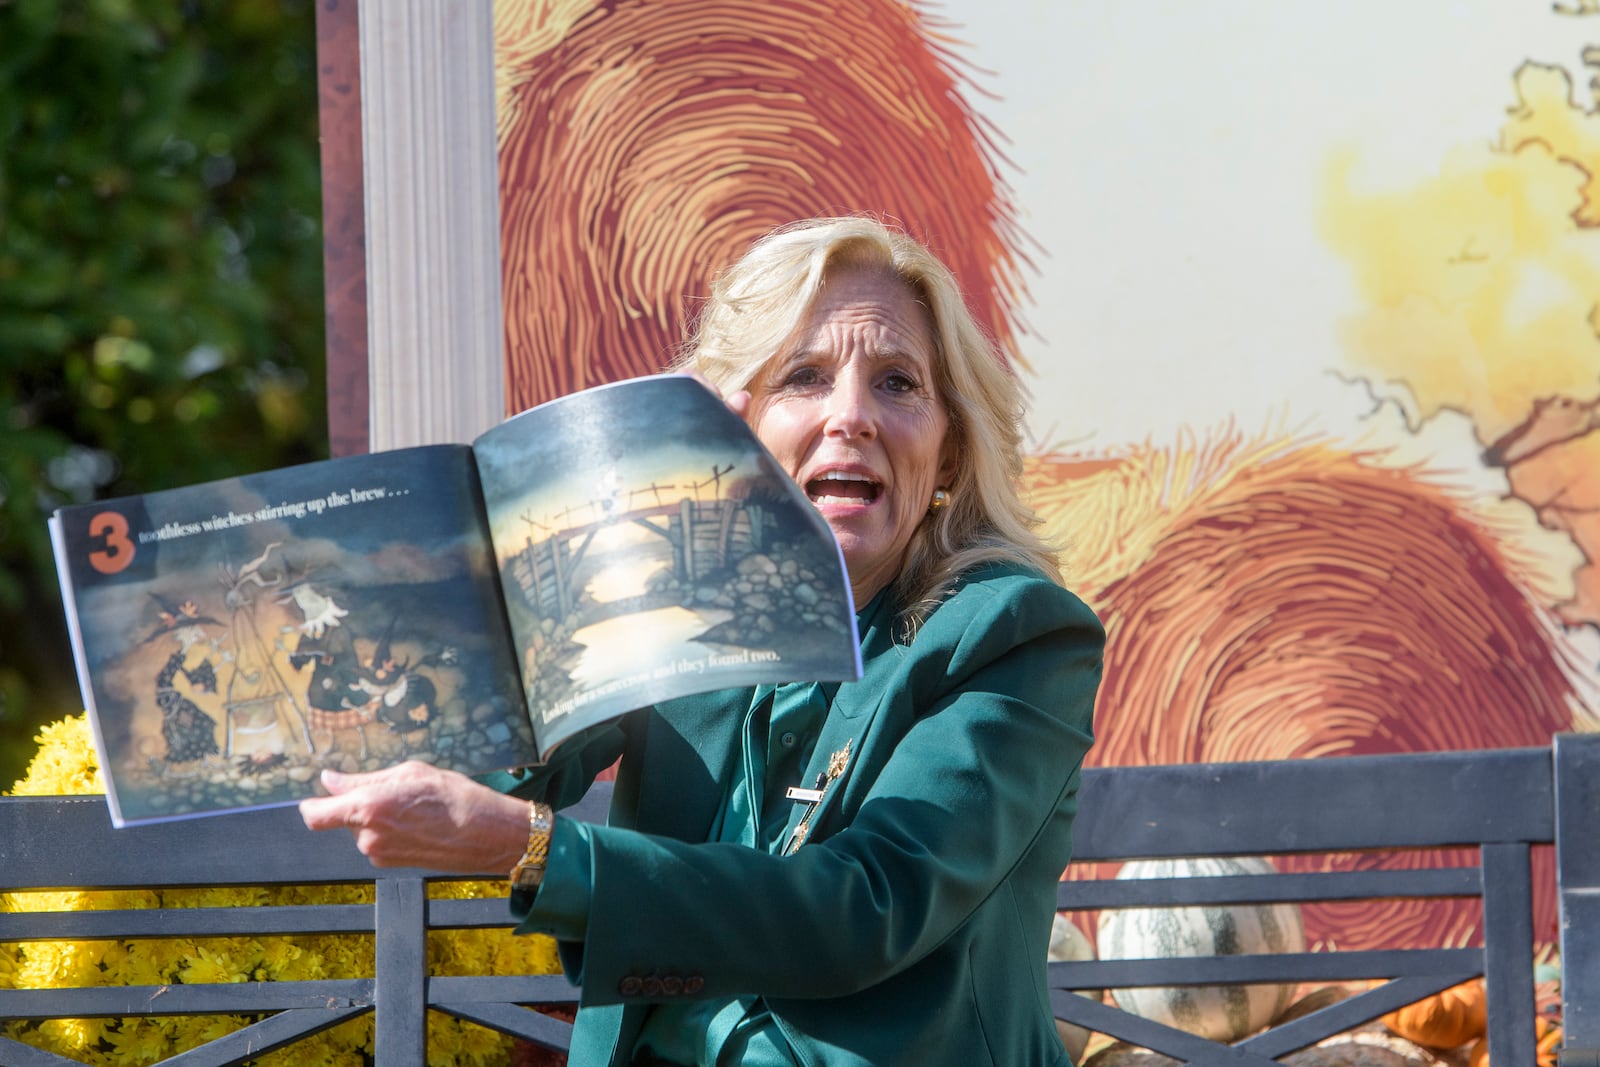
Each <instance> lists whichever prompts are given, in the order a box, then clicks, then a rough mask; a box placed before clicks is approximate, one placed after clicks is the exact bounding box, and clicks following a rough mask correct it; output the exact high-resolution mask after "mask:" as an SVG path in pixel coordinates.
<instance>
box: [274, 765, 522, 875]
mask: <svg viewBox="0 0 1600 1067" xmlns="http://www.w3.org/2000/svg"><path fill="white" fill-rule="evenodd" d="M322 785H323V787H324V788H326V789H327V790H328V792H329V794H330V795H329V796H325V797H309V798H307V799H305V800H302V801H301V802H300V817H301V818H302V819H304V820H305V823H306V826H308V827H309V828H311V829H313V830H332V829H337V828H339V827H344V828H346V829H348V830H349V831H350V832H351V833H353V834H355V838H356V847H357V848H358V849H360V850H361V852H362V854H363V855H364V856H366V857H367V858H368V859H370V860H371V861H372V863H373V865H374V866H377V867H426V868H428V869H430V870H440V871H456V872H459V873H462V874H490V875H503V874H506V873H507V872H509V871H510V870H511V868H512V867H514V866H515V865H516V863H517V861H518V860H519V859H521V858H522V853H523V850H524V849H525V848H526V846H527V842H528V803H527V801H524V800H518V799H516V798H515V797H510V796H506V795H505V794H503V793H498V792H496V791H495V790H493V789H490V788H489V787H488V786H486V785H483V784H481V783H479V782H475V781H473V780H472V779H471V778H468V777H467V776H466V775H464V774H458V773H456V772H455V771H445V770H440V769H439V768H437V767H434V766H431V765H430V764H427V763H420V762H417V761H414V760H413V761H410V762H407V763H402V764H399V765H397V766H394V767H389V768H387V769H385V770H381V771H373V772H371V773H369V774H343V773H340V772H339V771H334V770H324V771H323V772H322Z"/></svg>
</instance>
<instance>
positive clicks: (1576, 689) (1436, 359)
mask: <svg viewBox="0 0 1600 1067" xmlns="http://www.w3.org/2000/svg"><path fill="white" fill-rule="evenodd" d="M1401 6H1403V7H1405V8H1407V10H1406V11H1404V12H1401V13H1398V14H1397V13H1395V12H1393V11H1392V10H1391V8H1392V7H1393V5H1384V4H1379V3H1377V2H1375V0H1374V2H1366V0H1362V2H1352V3H1345V4H1340V5H1306V4H1297V5H1286V4H1279V3H1267V2H1266V0H1261V2H1246V0H1241V2H1238V3H1232V4H1227V5H1212V4H1207V5H1196V4H1185V3H1181V2H1179V0H1164V2H1157V3H1154V4H1140V5H1128V4H1115V3H1111V2H1109V0H1108V2H1106V3H1083V4H1038V3H1021V2H1015V3H998V4H997V3H990V4H980V3H978V2H976V0H961V2H951V3H947V4H941V5H937V6H936V5H934V4H932V3H921V2H907V0H788V2H786V3H783V4H769V3H765V2H756V0H680V2H678V3H671V4H663V3H650V2H648V0H600V2H596V0H498V3H497V6H496V35H497V71H496V74H497V79H498V89H499V92H498V96H499V100H498V107H499V112H498V118H499V132H500V147H501V178H502V199H503V223H502V227H503V234H502V239H503V254H504V256H505V277H504V282H505V306H506V313H507V362H508V371H509V380H510V383H511V387H510V406H511V408H512V410H519V409H521V408H523V407H526V406H528V405H531V404H534V403H538V402H540V401H543V400H546V399H549V398H551V397H554V396H557V395H560V394H562V393H565V392H568V391H571V390H573V389H578V388H582V387H584V386H587V385H592V384H596V383H598V382H601V381H607V380H612V379H616V378H620V377H625V376H629V375H634V374H641V373H648V372H651V371H654V370H658V369H660V368H661V367H662V366H663V365H664V364H665V363H666V362H667V361H668V360H669V359H670V358H671V357H672V355H673V354H674V353H675V352H676V350H677V346H678V345H679V343H680V342H681V340H682V338H683V336H684V334H685V326H686V323H687V322H688V321H689V319H690V318H691V316H692V315H693V313H694V310H695V298H696V296H697V295H699V294H704V293H705V292H706V291H707V289H708V282H709V278H710V276H711V274H712V273H713V272H714V271H715V270H716V269H717V268H718V267H720V266H722V265H724V264H726V263H727V262H729V261H731V260H732V259H733V258H735V257H736V256H737V255H738V254H739V253H740V252H741V251H742V250H743V249H744V248H745V247H746V246H748V244H749V243H750V242H751V241H752V240H753V239H754V238H756V237H757V236H759V235H761V234H762V233H764V232H766V231H767V230H769V229H771V228H772V227H774V226H777V225H779V224H781V223H784V222H787V221H790V220H792V219H795V218H799V217H804V216H808V215H815V214H832V213H842V212H859V211H865V212H870V213H873V214H877V215H881V216H886V217H889V218H892V219H895V220H898V221H900V222H901V223H902V224H904V225H905V227H906V228H907V229H909V230H910V231H911V232H912V233H914V234H916V235H917V236H919V237H920V238H922V239H923V240H925V241H926V242H927V243H929V244H930V245H931V246H932V247H933V248H934V249H935V250H936V251H938V252H939V253H940V254H941V255H942V256H944V257H945V258H946V259H947V261H948V262H950V263H951V265H952V266H953V268H954V269H955V270H956V272H957V274H958V276H959V277H960V278H961V279H962V281H963V284H964V286H965V287H966V288H967V290H968V294H969V299H970V301H971V302H972V304H973V306H974V308H975V310H976V312H977V315H978V318H979V319H980V321H982V322H983V323H984V324H985V325H986V326H987V327H988V328H989V329H990V330H991V331H992V333H993V334H994V335H995V337H996V338H997V339H998V340H999V341H1000V343H1001V345H1002V347H1003V348H1004V350H1005V352H1006V354H1007V356H1008V358H1009V359H1010V360H1011V361H1012V363H1013V365H1014V366H1015V367H1016V368H1017V370H1018V372H1019V373H1020V374H1021V375H1023V376H1024V378H1025V379H1026V380H1027V381H1028V382H1029V384H1030V388H1031V390H1032V392H1033V394H1034V413H1033V416H1032V422H1031V424H1030V428H1031V430H1032V434H1033V438H1034V441H1035V445H1034V449H1033V455H1032V456H1031V457H1030V459H1029V463H1028V475H1027V477H1028V482H1029V488H1030V491H1031V492H1032V494H1033V499H1034V501H1035V503H1036V505H1037V506H1038V508H1039V509H1040V511H1041V513H1042V514H1043V515H1044V517H1045V519H1046V521H1047V523H1048V524H1049V526H1050V528H1051V529H1052V530H1053V532H1054V533H1056V534H1057V535H1059V536H1060V537H1061V539H1062V540H1063V542H1064V543H1065V544H1066V545H1067V548H1066V549H1065V550H1064V552H1063V558H1064V561H1065V563H1066V564H1067V568H1068V572H1069V575H1070V580H1071V582H1072V584H1073V585H1074V587H1075V588H1076V589H1077V590H1078V591H1079V592H1080V593H1081V594H1082V595H1084V597H1085V598H1086V599H1087V600H1088V601H1089V602H1090V603H1091V604H1093V605H1094V606H1095V608H1096V609H1097V610H1098V611H1099V612H1100V614H1101V616H1102V618H1103V619H1104V620H1105V622H1106V624H1107V627H1108V629H1109V632H1110V635H1111V641H1110V645H1109V651H1108V656H1107V674H1106V681H1105V687H1104V690H1103V698H1102V702H1101V711H1100V714H1099V719H1098V723H1097V731H1098V734H1099V742H1098V744H1097V746H1096V748H1095V749H1094V751H1093V752H1092V753H1091V756H1090V761H1091V763H1094V764H1099V765H1116V764H1128V763H1144V762H1176V761H1193V760H1248V759H1273V758H1291V757H1322V756H1340V755H1349V754H1356V753H1375V752H1390V751H1414V750H1429V749H1454V748H1479V747H1501V746H1514V745H1538V744H1544V743H1546V742H1547V741H1548V739H1549V737H1550V735H1551V734H1552V733H1553V732H1556V731H1560V730H1571V729H1579V730H1588V729H1595V728H1600V717H1597V709H1600V700H1597V698H1596V696H1595V692H1596V684H1595V683H1596V679H1597V676H1600V666H1597V665H1600V638H1597V631H1600V569H1597V568H1596V562H1595V561H1596V560H1597V559H1600V312H1597V310H1596V308H1597V300H1600V235H1597V229H1596V228H1597V227H1600V105H1597V99H1600V82H1597V77H1596V75H1597V72H1600V11H1597V9H1596V6H1595V5H1594V4H1593V3H1592V2H1590V0H1573V2H1572V3H1569V4H1560V3H1558V4H1556V5H1554V6H1550V5H1548V4H1540V3H1531V2H1529V3H1521V2H1518V0H1470V2H1466V0H1418V2H1417V3H1415V4H1411V5H1401ZM1591 42H1592V46H1591ZM1484 786H1485V788H1486V789H1492V788H1493V787H1494V783H1492V782H1486V783H1484ZM1350 800H1351V801H1352V802H1358V801H1359V798H1350ZM1396 817H1397V818H1403V817H1404V813H1396ZM1304 862H1305V863H1307V864H1315V865H1322V864H1331V865H1337V866H1350V865H1353V864H1357V863H1360V862H1364V861H1362V860H1359V859H1357V858H1353V857H1330V858H1327V859H1320V858H1319V859H1308V860H1306V861H1304ZM1394 862H1403V861H1394ZM1536 880H1537V881H1538V883H1539V884H1540V886H1541V894H1542V897H1543V899H1544V900H1545V901H1546V902H1547V903H1546V907H1545V909H1544V912H1543V913H1542V914H1541V915H1540V916H1539V917H1538V919H1537V920H1536V921H1537V923H1538V930H1539V935H1540V936H1541V937H1544V938H1546V939H1548V940H1552V941H1553V940H1554V939H1555V927H1554V905H1553V876H1552V874H1551V870H1550V867H1549V865H1548V864H1544V863H1541V864H1540V867H1539V870H1538V871H1537V873H1536ZM1477 924H1478V917H1477V915H1476V914H1475V913H1474V912H1472V911H1470V910H1466V909H1454V908H1450V907H1438V906H1435V907H1431V908H1429V907H1423V906H1420V905H1416V904H1408V903H1404V902H1400V903H1384V904H1369V903H1356V904H1349V905H1334V906H1326V907H1322V908H1317V909H1313V910H1312V911H1311V912H1310V913H1309V914H1308V915H1307V928H1308V936H1309V938H1310V940H1311V941H1312V942H1313V943H1317V942H1322V943H1329V942H1337V943H1338V944H1339V945H1341V946H1342V947H1345V948H1363V947H1378V946H1382V945H1388V944H1393V943H1395V942H1396V941H1410V942H1413V943H1433V944H1455V943H1463V942H1470V941H1473V940H1475V939H1476V938H1477V937H1478V929H1477Z"/></svg>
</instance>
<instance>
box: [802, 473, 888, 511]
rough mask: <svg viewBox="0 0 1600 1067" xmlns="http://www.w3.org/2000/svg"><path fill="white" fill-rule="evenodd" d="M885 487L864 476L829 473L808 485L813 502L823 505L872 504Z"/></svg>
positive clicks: (812, 480)
mask: <svg viewBox="0 0 1600 1067" xmlns="http://www.w3.org/2000/svg"><path fill="white" fill-rule="evenodd" d="M882 492H883V486H882V485H880V484H879V483H877V482H875V481H873V480H872V479H871V478H868V477H867V476H866V475H863V474H849V473H847V472H845V471H829V472H828V473H827V474H824V475H822V476H820V477H817V478H813V479H811V480H810V481H809V482H807V483H806V495H807V496H808V497H810V498H811V502H812V503H813V504H817V505H819V506H820V505H823V504H870V503H872V502H873V501H874V500H877V499H878V496H879V494H880V493H882Z"/></svg>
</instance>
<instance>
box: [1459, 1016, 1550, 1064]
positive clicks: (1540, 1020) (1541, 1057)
mask: <svg viewBox="0 0 1600 1067" xmlns="http://www.w3.org/2000/svg"><path fill="white" fill-rule="evenodd" d="M1533 1032H1534V1034H1535V1036H1536V1037H1537V1039H1538V1042H1539V1044H1538V1051H1537V1053H1536V1060H1535V1062H1537V1063H1538V1065H1539V1067H1556V1057H1557V1054H1558V1052H1559V1051H1560V1049H1561V1027H1559V1026H1557V1025H1555V1024H1554V1023H1552V1022H1551V1021H1550V1020H1549V1019H1546V1018H1545V1017H1544V1016H1543V1015H1541V1016H1539V1017H1537V1018H1536V1019H1535V1020H1534V1024H1533ZM1467 1067H1489V1039H1488V1038H1487V1037H1480V1038H1478V1040H1477V1041H1475V1042H1474V1043H1473V1045H1472V1053H1471V1054H1470V1055H1469V1056H1468V1057H1467Z"/></svg>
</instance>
